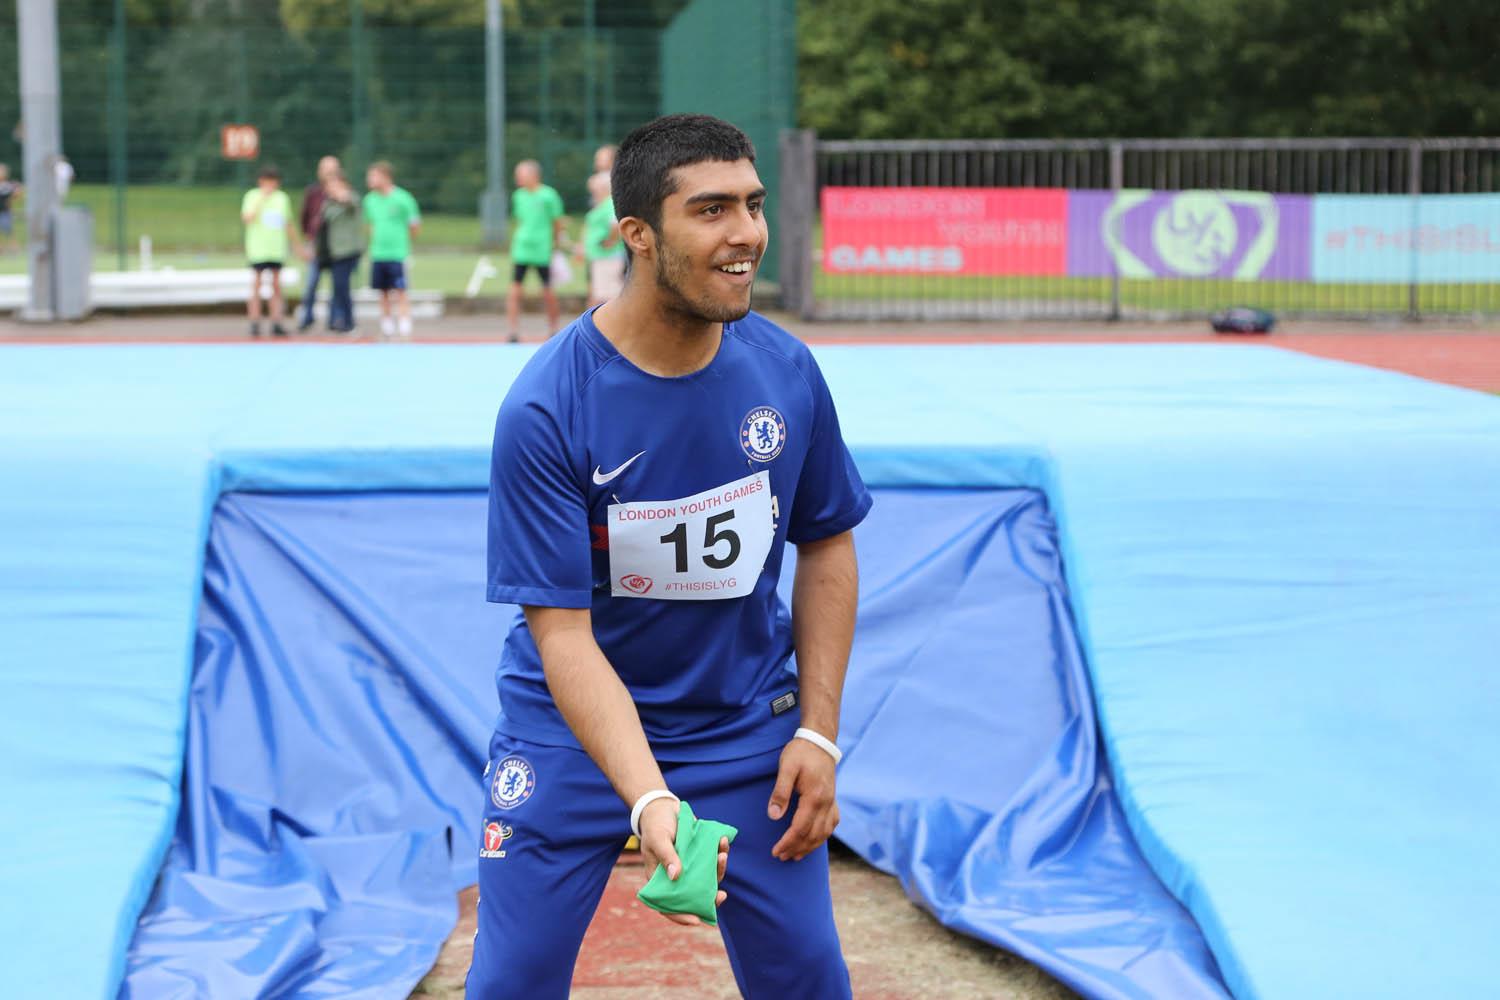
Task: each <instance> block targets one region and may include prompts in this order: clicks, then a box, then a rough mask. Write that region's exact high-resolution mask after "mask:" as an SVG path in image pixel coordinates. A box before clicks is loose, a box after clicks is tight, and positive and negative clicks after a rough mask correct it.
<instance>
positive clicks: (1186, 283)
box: [778, 131, 1500, 319]
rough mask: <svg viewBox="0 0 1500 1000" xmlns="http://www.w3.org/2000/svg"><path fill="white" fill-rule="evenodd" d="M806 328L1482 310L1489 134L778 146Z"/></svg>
mask: <svg viewBox="0 0 1500 1000" xmlns="http://www.w3.org/2000/svg"><path fill="white" fill-rule="evenodd" d="M781 162H782V171H783V179H782V207H781V214H780V215H779V218H778V223H779V229H780V238H781V240H782V252H783V261H784V263H783V266H782V268H781V282H782V290H783V300H784V302H785V303H786V305H787V306H788V307H789V308H791V309H793V310H795V311H797V312H799V313H800V314H802V315H803V316H806V317H808V318H843V319H954V318H976V319H981V318H983V319H989V318H1037V317H1055V318H1179V317H1189V316H1199V315H1203V314H1207V313H1211V312H1213V311H1215V310H1217V309H1220V308H1223V307H1227V306H1232V305H1247V306H1255V307H1261V308H1267V309H1271V310H1273V311H1276V312H1278V313H1283V314H1314V315H1322V316H1348V317H1371V316H1379V315H1398V316H1412V317H1416V316H1420V315H1447V316H1453V315H1482V314H1493V313H1497V312H1500V194H1497V192H1500V139H1425V140H1409V139H1342V140H1295V139H1235V140H1079V141H1068V140H1060V141H1007V140H994V141H947V142H942V141H920V140H913V141H883V142H859V141H820V140H818V139H817V137H816V136H815V135H814V134H812V133H809V132H806V131H802V132H788V133H785V134H784V135H783V140H782V160H781Z"/></svg>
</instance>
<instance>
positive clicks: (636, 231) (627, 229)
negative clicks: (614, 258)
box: [620, 215, 656, 257]
mask: <svg viewBox="0 0 1500 1000" xmlns="http://www.w3.org/2000/svg"><path fill="white" fill-rule="evenodd" d="M620 239H621V240H622V241H624V243H625V246H626V247H628V248H629V250H630V252H631V254H633V255H634V256H636V257H650V256H652V255H653V254H654V253H655V252H656V233H655V232H654V231H652V229H651V227H650V226H649V225H647V223H646V220H644V219H639V218H637V217H635V216H634V215H627V216H625V218H623V219H621V220H620Z"/></svg>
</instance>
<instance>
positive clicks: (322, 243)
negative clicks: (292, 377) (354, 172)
mask: <svg viewBox="0 0 1500 1000" xmlns="http://www.w3.org/2000/svg"><path fill="white" fill-rule="evenodd" d="M324 188H325V190H324V192H323V199H322V208H321V210H320V213H321V218H320V219H319V220H318V224H317V231H318V237H317V246H318V252H317V254H316V257H317V259H318V260H319V261H320V262H321V266H322V267H323V268H325V269H326V270H327V271H328V272H329V274H331V275H332V276H333V295H332V297H331V298H330V299H329V302H328V329H329V331H330V332H332V333H348V332H349V331H351V330H353V329H354V297H353V295H351V294H350V290H349V289H350V282H351V281H352V280H353V278H354V269H355V268H356V267H358V266H359V257H360V254H361V253H363V252H364V248H365V226H364V213H363V212H362V211H361V209H360V202H359V196H358V195H357V194H355V192H354V188H353V187H351V186H350V184H349V181H348V180H347V179H346V178H345V177H344V172H343V171H342V170H340V169H339V168H338V167H337V166H335V167H334V168H333V170H332V171H331V172H330V173H329V174H328V176H327V179H326V180H325V182H324Z"/></svg>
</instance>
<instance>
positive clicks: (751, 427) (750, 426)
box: [740, 406, 786, 462]
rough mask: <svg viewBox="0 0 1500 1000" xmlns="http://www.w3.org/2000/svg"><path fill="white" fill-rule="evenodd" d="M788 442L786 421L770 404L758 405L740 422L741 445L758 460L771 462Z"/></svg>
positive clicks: (753, 458)
mask: <svg viewBox="0 0 1500 1000" xmlns="http://www.w3.org/2000/svg"><path fill="white" fill-rule="evenodd" d="M784 444H786V421H785V420H782V419H781V414H779V413H777V412H776V411H775V410H774V409H772V408H771V407H769V406H757V407H756V408H755V409H753V410H751V411H750V412H749V413H748V414H746V415H745V419H744V420H743V421H742V422H741V423H740V447H741V448H743V449H745V454H746V455H749V456H750V458H751V459H752V460H754V461H756V462H769V461H770V460H771V459H773V458H775V457H776V456H777V455H780V454H781V446H782V445H784Z"/></svg>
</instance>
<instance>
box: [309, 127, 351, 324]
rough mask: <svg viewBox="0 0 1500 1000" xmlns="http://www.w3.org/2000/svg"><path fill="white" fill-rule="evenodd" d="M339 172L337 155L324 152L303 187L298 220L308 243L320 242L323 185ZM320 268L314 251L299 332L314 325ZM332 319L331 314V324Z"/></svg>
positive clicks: (321, 262) (319, 258)
mask: <svg viewBox="0 0 1500 1000" xmlns="http://www.w3.org/2000/svg"><path fill="white" fill-rule="evenodd" d="M339 172H340V164H339V158H338V157H337V156H325V157H323V158H322V159H321V160H319V161H318V179H317V180H315V181H313V182H312V183H311V184H309V185H308V186H307V187H305V188H304V189H303V190H302V214H301V217H300V218H299V219H298V221H299V222H300V223H301V226H302V236H303V238H304V239H305V240H307V242H308V245H309V246H320V245H321V244H319V243H318V228H319V227H320V226H321V225H322V224H323V198H324V197H325V194H324V189H325V186H326V185H327V183H328V178H329V177H330V176H331V175H333V174H335V173H339ZM346 186H347V185H346ZM323 269H324V264H323V261H322V259H321V255H320V254H317V253H314V254H313V255H312V256H311V257H310V258H309V259H308V262H307V288H306V290H305V291H303V293H302V320H301V322H299V323H298V324H297V330H298V331H299V332H300V331H302V330H306V329H307V328H308V327H310V326H312V325H313V307H314V306H315V305H317V302H318V281H319V280H320V279H321V278H322V277H323ZM332 322H333V321H332V318H331V317H330V319H329V326H330V328H331V327H332Z"/></svg>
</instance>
